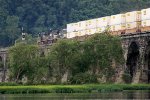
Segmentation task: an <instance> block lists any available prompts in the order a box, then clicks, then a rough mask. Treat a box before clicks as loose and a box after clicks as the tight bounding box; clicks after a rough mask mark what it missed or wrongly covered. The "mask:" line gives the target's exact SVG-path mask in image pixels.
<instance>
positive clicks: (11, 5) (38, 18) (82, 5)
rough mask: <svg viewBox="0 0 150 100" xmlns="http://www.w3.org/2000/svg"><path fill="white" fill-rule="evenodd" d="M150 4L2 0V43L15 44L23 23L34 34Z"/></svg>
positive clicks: (145, 0) (106, 0)
mask: <svg viewBox="0 0 150 100" xmlns="http://www.w3.org/2000/svg"><path fill="white" fill-rule="evenodd" d="M149 4H150V2H149V0H0V46H9V45H12V44H13V43H14V41H15V39H17V38H18V37H19V36H20V35H21V32H20V29H21V28H22V27H23V28H24V30H25V31H26V32H27V33H30V34H32V35H33V36H34V35H36V34H38V33H39V32H43V31H48V30H49V29H62V28H66V24H67V23H70V22H76V21H81V20H86V19H90V18H97V17H102V16H108V15H112V14H117V13H123V12H127V11H132V10H139V9H142V8H146V7H149ZM133 5H134V6H133Z"/></svg>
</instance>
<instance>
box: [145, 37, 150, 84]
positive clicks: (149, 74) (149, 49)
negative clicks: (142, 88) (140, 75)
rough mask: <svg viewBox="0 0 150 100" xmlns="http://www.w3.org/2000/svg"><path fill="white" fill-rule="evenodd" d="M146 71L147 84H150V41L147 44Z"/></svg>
mask: <svg viewBox="0 0 150 100" xmlns="http://www.w3.org/2000/svg"><path fill="white" fill-rule="evenodd" d="M144 71H145V72H146V76H147V82H148V83H150V40H149V41H148V42H147V46H146V50H145V66H144Z"/></svg>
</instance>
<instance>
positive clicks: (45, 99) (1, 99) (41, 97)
mask: <svg viewBox="0 0 150 100" xmlns="http://www.w3.org/2000/svg"><path fill="white" fill-rule="evenodd" d="M70 99H74V100H78V99H79V100H89V99H91V100H93V99H140V100H141V99H150V91H123V92H109V93H75V94H5V95H3V94H1V95H0V100H70Z"/></svg>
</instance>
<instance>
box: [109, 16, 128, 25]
mask: <svg viewBox="0 0 150 100" xmlns="http://www.w3.org/2000/svg"><path fill="white" fill-rule="evenodd" d="M125 22H126V18H125V14H117V15H112V16H111V18H110V25H117V24H123V23H125Z"/></svg>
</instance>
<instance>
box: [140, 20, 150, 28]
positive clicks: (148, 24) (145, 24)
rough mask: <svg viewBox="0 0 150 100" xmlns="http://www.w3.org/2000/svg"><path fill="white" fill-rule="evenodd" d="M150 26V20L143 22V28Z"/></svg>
mask: <svg viewBox="0 0 150 100" xmlns="http://www.w3.org/2000/svg"><path fill="white" fill-rule="evenodd" d="M147 26H150V20H144V21H142V27H147Z"/></svg>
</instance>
